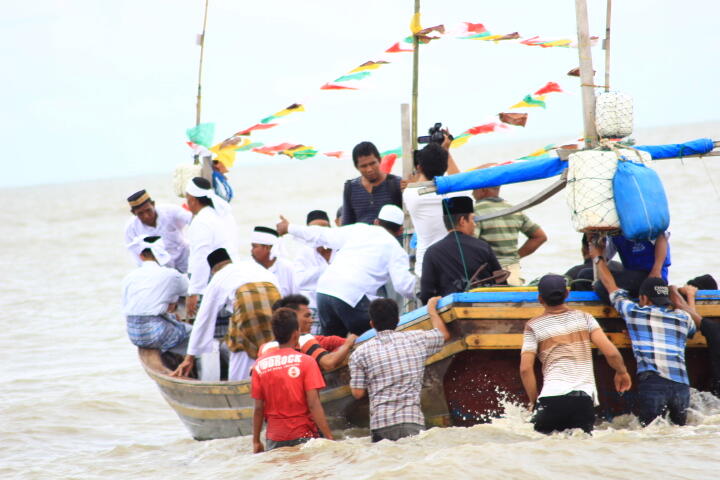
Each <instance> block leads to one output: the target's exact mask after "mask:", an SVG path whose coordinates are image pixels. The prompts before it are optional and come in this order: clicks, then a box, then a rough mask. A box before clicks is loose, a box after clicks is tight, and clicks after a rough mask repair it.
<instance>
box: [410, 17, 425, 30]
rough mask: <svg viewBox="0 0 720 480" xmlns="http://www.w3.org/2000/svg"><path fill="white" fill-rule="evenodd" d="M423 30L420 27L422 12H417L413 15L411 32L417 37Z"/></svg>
mask: <svg viewBox="0 0 720 480" xmlns="http://www.w3.org/2000/svg"><path fill="white" fill-rule="evenodd" d="M422 29H423V28H422V26H421V25H420V12H416V13H414V14H413V16H412V19H411V20H410V31H411V32H412V33H413V35H415V34H417V33H418V32H420V31H421V30H422Z"/></svg>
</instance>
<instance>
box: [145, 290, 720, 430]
mask: <svg viewBox="0 0 720 480" xmlns="http://www.w3.org/2000/svg"><path fill="white" fill-rule="evenodd" d="M568 305H569V306H570V307H571V308H576V309H579V310H583V311H586V312H588V313H590V314H592V315H593V316H595V317H596V318H597V319H598V321H599V322H600V325H601V326H602V328H603V329H604V330H605V332H607V334H608V337H609V338H610V339H611V340H612V342H613V343H614V344H615V345H616V346H617V347H618V348H619V349H620V351H621V352H622V354H623V357H624V358H625V362H626V364H627V365H628V369H629V370H630V372H631V373H634V370H635V360H634V358H633V355H632V350H631V346H630V340H629V338H628V337H627V334H626V328H625V324H624V322H623V320H622V318H620V317H618V314H617V312H616V311H615V310H614V309H613V308H612V307H609V306H606V305H603V304H601V303H600V302H599V301H598V299H597V296H596V295H595V294H594V293H593V292H571V293H570V296H569V298H568ZM697 309H698V313H699V314H700V315H702V316H704V317H706V318H716V319H718V320H720V291H701V292H699V294H698V300H697ZM439 311H440V314H441V316H442V318H443V320H444V321H445V322H446V323H447V324H448V328H449V330H450V332H451V334H452V338H451V340H450V341H449V342H447V343H446V344H445V346H444V347H443V349H442V350H441V351H440V352H438V353H437V354H435V355H433V356H432V357H430V358H429V359H428V361H427V364H426V369H425V379H424V384H423V389H422V409H423V412H424V414H425V420H426V423H427V425H428V427H432V426H450V425H455V426H468V425H473V424H476V423H482V422H488V421H490V420H491V419H492V418H494V417H498V416H500V415H502V414H503V412H504V402H506V401H509V402H515V403H524V402H525V398H526V397H525V394H524V391H523V388H522V384H521V381H520V375H519V372H518V366H519V361H520V348H521V346H522V332H523V328H524V325H525V322H526V321H527V320H528V319H530V318H532V317H534V316H536V315H538V314H540V313H541V312H542V306H541V305H540V304H539V303H538V302H537V292H535V291H533V289H532V287H519V288H495V289H483V291H475V292H469V293H456V294H452V295H449V296H447V297H445V298H444V299H442V301H441V302H440V304H439ZM429 328H431V324H430V319H429V316H428V315H427V310H426V309H425V308H424V307H423V308H420V309H417V310H414V311H412V312H409V313H407V314H405V315H403V316H402V317H401V323H400V325H399V326H398V330H413V329H429ZM373 336H374V331H369V332H366V333H365V334H364V335H363V336H361V337H360V338H359V339H358V343H361V342H364V341H367V340H368V339H370V338H372V337H373ZM139 354H140V360H141V362H142V364H143V366H144V368H145V370H146V371H147V373H148V375H149V376H150V378H152V379H153V380H154V381H155V382H156V383H157V385H158V387H159V388H160V391H161V393H162V395H163V397H165V400H166V401H167V402H168V403H169V404H170V406H171V407H172V408H173V409H174V410H175V412H176V413H177V414H178V416H179V417H180V419H181V420H182V421H183V423H184V424H185V426H186V427H187V428H188V430H189V431H190V434H191V435H192V436H193V438H195V439H196V440H208V439H214V438H227V437H233V436H239V435H249V434H251V432H252V410H253V400H252V398H250V382H247V381H244V382H223V381H221V382H213V383H205V382H199V381H196V380H189V379H178V378H174V377H170V376H169V375H168V374H169V373H170V370H169V368H168V366H172V365H169V364H167V363H166V362H167V361H168V358H167V357H165V358H163V357H161V356H160V353H159V352H158V351H157V350H146V349H139ZM593 359H594V363H595V375H596V380H597V386H598V394H599V397H600V409H601V410H600V415H601V416H603V417H606V418H609V417H612V416H614V415H618V414H622V413H628V412H630V410H631V407H632V402H633V399H634V393H633V391H631V392H629V393H628V394H625V395H623V396H619V395H618V394H617V393H616V392H615V391H614V388H613V383H612V382H613V372H612V370H611V369H610V368H609V367H608V366H607V363H606V362H605V360H604V359H602V358H599V356H598V354H597V353H596V352H594V353H593ZM686 360H687V367H688V374H689V376H690V382H691V385H692V386H693V387H694V388H697V389H699V390H707V389H708V388H709V380H710V378H709V366H708V354H707V349H706V343H705V339H704V338H703V337H702V335H701V334H700V333H696V334H695V336H694V337H693V338H692V339H690V340H689V341H688V344H687V351H686ZM538 374H539V367H538ZM349 380H350V375H349V371H348V368H347V365H343V366H341V367H339V368H337V369H335V370H333V371H330V372H326V373H325V381H326V383H327V386H326V387H325V389H323V390H322V392H321V393H320V398H321V400H322V402H323V405H324V408H325V412H326V415H327V416H328V420H329V421H330V424H331V428H333V429H345V428H350V427H367V424H368V406H367V400H366V399H364V400H361V401H356V400H355V399H353V397H352V396H351V394H350V388H349V386H348V383H349Z"/></svg>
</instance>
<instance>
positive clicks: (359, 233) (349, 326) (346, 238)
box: [277, 205, 416, 337]
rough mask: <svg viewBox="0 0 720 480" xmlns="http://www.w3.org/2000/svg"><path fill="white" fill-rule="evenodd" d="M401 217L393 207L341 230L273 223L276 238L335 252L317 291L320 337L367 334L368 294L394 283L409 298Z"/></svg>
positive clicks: (409, 280) (411, 288)
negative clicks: (287, 237)
mask: <svg viewBox="0 0 720 480" xmlns="http://www.w3.org/2000/svg"><path fill="white" fill-rule="evenodd" d="M404 217H405V215H404V214H403V211H402V210H401V209H400V208H399V207H396V206H395V205H385V206H384V207H383V208H382V209H380V213H379V214H378V218H377V219H375V223H374V225H367V224H365V223H355V224H353V225H343V226H342V227H340V228H325V227H318V226H310V227H308V226H304V225H295V224H290V223H289V222H288V221H287V220H286V219H285V218H284V217H280V218H281V219H282V221H281V222H280V223H278V224H277V230H278V233H279V234H280V235H284V234H286V233H290V234H291V235H293V236H295V237H297V238H299V239H301V240H304V241H305V242H307V243H309V244H311V245H315V246H326V247H328V248H332V249H333V250H337V252H336V254H335V257H334V259H333V261H332V263H331V264H330V265H328V268H327V269H326V270H325V273H323V274H322V275H321V276H320V279H319V280H318V287H317V301H318V312H319V314H320V323H321V329H322V334H323V335H337V336H340V337H344V336H345V335H347V334H348V332H351V333H354V334H356V335H361V334H362V333H363V332H364V331H365V330H368V329H369V328H370V327H369V321H368V306H369V305H370V300H369V298H368V295H371V296H372V295H374V294H375V293H376V292H377V290H378V289H379V288H380V287H382V286H383V285H385V284H386V283H387V282H388V280H390V279H392V283H393V286H394V288H395V290H396V291H397V292H398V293H400V294H401V295H403V296H404V297H406V298H412V296H413V294H414V289H415V281H416V277H415V276H414V275H413V274H412V273H410V262H409V259H408V254H407V252H406V251H405V250H403V248H402V247H401V246H400V243H398V241H397V238H396V237H397V236H398V235H400V234H401V233H402V223H403V220H404Z"/></svg>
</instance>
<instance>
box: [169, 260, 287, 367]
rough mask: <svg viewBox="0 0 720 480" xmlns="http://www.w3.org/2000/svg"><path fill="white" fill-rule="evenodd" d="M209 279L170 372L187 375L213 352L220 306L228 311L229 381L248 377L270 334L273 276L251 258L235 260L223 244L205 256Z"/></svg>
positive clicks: (275, 290) (276, 293)
mask: <svg viewBox="0 0 720 480" xmlns="http://www.w3.org/2000/svg"><path fill="white" fill-rule="evenodd" d="M207 263H208V267H209V269H210V272H211V275H212V279H211V280H210V284H209V285H208V286H207V289H206V291H205V295H204V296H203V301H202V303H201V304H200V308H199V309H198V313H197V317H196V318H195V323H194V324H193V329H192V332H191V333H190V340H189V343H188V349H187V355H185V359H184V360H183V362H182V363H181V364H180V365H179V366H178V367H177V369H175V371H174V372H173V373H172V375H173V376H175V377H187V376H188V375H189V374H190V372H191V371H192V369H193V367H194V366H195V358H196V357H197V356H199V355H202V354H204V353H210V352H212V351H213V338H214V336H215V322H216V319H217V317H218V315H219V314H220V313H221V312H222V311H223V310H228V311H231V312H232V316H231V317H230V325H229V326H228V332H227V335H226V337H225V341H226V343H227V346H228V349H229V350H230V356H229V364H228V380H231V381H232V380H246V379H247V378H249V376H250V368H252V366H253V364H254V362H255V358H257V352H258V349H259V348H260V345H262V344H263V343H265V342H268V341H270V340H271V339H272V336H271V332H270V317H271V315H272V311H271V307H272V305H273V304H274V303H275V302H276V301H277V300H279V299H280V293H279V291H278V288H277V283H278V281H277V279H276V278H275V276H274V275H273V274H272V273H270V272H269V271H267V270H266V269H264V268H263V267H261V266H260V265H258V264H257V263H255V262H253V261H249V260H248V261H244V262H239V263H233V261H232V260H231V259H230V255H229V254H228V252H227V250H225V249H224V248H218V249H216V250H214V251H213V252H212V253H210V255H208V257H207Z"/></svg>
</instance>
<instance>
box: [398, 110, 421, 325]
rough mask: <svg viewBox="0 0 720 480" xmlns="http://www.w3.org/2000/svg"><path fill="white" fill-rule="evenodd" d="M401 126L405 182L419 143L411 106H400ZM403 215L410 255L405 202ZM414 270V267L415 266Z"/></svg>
mask: <svg viewBox="0 0 720 480" xmlns="http://www.w3.org/2000/svg"><path fill="white" fill-rule="evenodd" d="M400 125H401V129H402V130H401V132H400V133H401V138H402V162H403V163H402V178H403V180H409V179H410V178H412V176H413V175H414V174H415V165H414V164H413V152H414V150H415V148H414V147H413V140H415V141H417V136H414V135H412V127H411V125H412V119H411V116H410V105H408V104H407V103H403V104H401V105H400ZM403 213H405V221H404V224H403V230H404V235H403V242H402V243H403V248H404V249H405V251H406V252H408V254H409V253H410V236H411V234H412V232H413V224H412V219H411V218H410V213H409V212H408V210H407V205H405V204H404V202H403ZM413 268H414V266H413ZM417 306H418V305H417V302H416V301H415V300H409V301H408V302H407V303H406V304H405V305H404V307H405V308H404V309H403V310H405V311H410V310H414V309H415V308H417Z"/></svg>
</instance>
